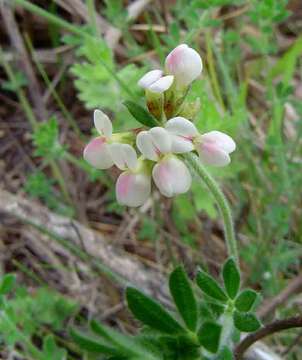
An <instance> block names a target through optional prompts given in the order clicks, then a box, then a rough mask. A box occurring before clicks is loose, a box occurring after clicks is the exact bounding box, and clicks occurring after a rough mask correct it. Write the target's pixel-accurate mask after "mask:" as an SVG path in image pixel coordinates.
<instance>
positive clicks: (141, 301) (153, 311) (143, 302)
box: [126, 287, 185, 334]
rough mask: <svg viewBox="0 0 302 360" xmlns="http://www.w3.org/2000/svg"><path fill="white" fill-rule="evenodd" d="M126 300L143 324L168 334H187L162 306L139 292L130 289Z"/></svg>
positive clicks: (127, 291)
mask: <svg viewBox="0 0 302 360" xmlns="http://www.w3.org/2000/svg"><path fill="white" fill-rule="evenodd" d="M126 298H127V302H128V307H129V309H130V311H131V312H132V314H133V315H134V316H135V317H136V318H137V319H138V320H140V321H141V322H142V323H143V324H145V325H148V326H150V327H151V328H153V329H156V330H159V331H161V332H164V333H168V334H179V333H182V332H185V329H184V328H183V327H182V326H181V325H180V324H179V323H178V322H177V321H176V320H175V319H174V318H173V317H172V315H171V314H170V313H168V312H167V311H166V310H165V309H164V308H163V307H162V305H160V304H159V303H158V302H156V301H155V300H153V299H152V298H151V297H149V296H147V295H145V294H143V293H142V292H140V291H139V290H137V289H135V288H132V287H128V288H127V290H126Z"/></svg>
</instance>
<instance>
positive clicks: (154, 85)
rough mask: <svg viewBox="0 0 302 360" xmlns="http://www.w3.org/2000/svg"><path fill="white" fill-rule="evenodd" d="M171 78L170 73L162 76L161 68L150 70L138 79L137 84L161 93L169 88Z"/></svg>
mask: <svg viewBox="0 0 302 360" xmlns="http://www.w3.org/2000/svg"><path fill="white" fill-rule="evenodd" d="M173 80H174V77H173V76H172V75H167V76H163V72H162V71H161V70H151V71H149V72H147V74H145V75H144V76H143V77H142V78H141V79H140V80H139V81H138V85H139V86H140V87H142V88H143V89H145V90H149V91H151V92H154V93H159V94H161V93H163V92H164V91H166V90H168V89H169V88H170V86H171V85H172V83H173Z"/></svg>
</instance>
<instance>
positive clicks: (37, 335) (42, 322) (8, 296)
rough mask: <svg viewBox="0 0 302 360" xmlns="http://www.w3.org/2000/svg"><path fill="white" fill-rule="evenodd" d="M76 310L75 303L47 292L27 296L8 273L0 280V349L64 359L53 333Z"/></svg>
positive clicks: (44, 358) (39, 358)
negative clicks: (2, 347)
mask: <svg viewBox="0 0 302 360" xmlns="http://www.w3.org/2000/svg"><path fill="white" fill-rule="evenodd" d="M76 310H77V305H76V304H75V303H73V302H72V301H70V300H67V299H66V298H64V297H63V296H61V295H59V294H57V293H55V292H54V291H51V290H49V289H46V288H40V289H39V290H38V291H37V292H36V293H35V294H29V293H28V291H27V290H26V288H24V287H21V286H17V284H16V278H15V275H13V274H7V275H5V276H4V277H3V278H2V279H1V281H0V334H1V335H0V346H5V347H6V348H7V349H10V350H12V349H16V348H19V349H20V347H21V351H20V350H19V352H20V353H22V354H24V355H25V356H30V357H31V358H34V359H37V360H65V359H66V356H67V351H66V350H65V349H62V348H60V347H58V346H57V344H56V342H55V340H54V336H53V335H52V332H56V331H61V330H62V328H63V325H64V323H65V321H66V320H67V319H68V318H69V317H70V316H71V315H72V314H74V313H75V311H76ZM34 339H35V340H34ZM38 339H39V340H38ZM41 342H42V348H41V349H40V348H39V345H38V344H39V343H41Z"/></svg>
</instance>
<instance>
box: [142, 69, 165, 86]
mask: <svg viewBox="0 0 302 360" xmlns="http://www.w3.org/2000/svg"><path fill="white" fill-rule="evenodd" d="M162 75H163V72H162V71H161V70H151V71H149V72H147V74H145V75H144V76H143V77H142V78H141V79H140V80H139V81H138V83H137V84H138V86H140V87H142V88H144V89H147V88H148V87H149V86H150V85H151V84H153V83H154V82H155V81H157V80H158V79H160V78H161V77H162Z"/></svg>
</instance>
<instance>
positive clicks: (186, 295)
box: [169, 266, 197, 331]
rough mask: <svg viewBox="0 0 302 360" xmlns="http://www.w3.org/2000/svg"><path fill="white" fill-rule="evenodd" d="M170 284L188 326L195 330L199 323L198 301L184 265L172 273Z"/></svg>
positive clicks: (178, 307)
mask: <svg viewBox="0 0 302 360" xmlns="http://www.w3.org/2000/svg"><path fill="white" fill-rule="evenodd" d="M169 286H170V292H171V295H172V296H173V299H174V302H175V304H176V306H177V309H178V311H179V313H180V315H181V317H182V318H183V320H184V322H185V323H186V325H187V327H188V328H189V329H190V330H192V331H195V329H196V325H197V303H196V299H195V296H194V293H193V290H192V287H191V284H190V280H189V278H188V276H187V274H186V272H185V270H184V269H183V267H182V266H179V267H177V268H176V269H175V270H174V271H173V272H172V274H171V275H170V279H169Z"/></svg>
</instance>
